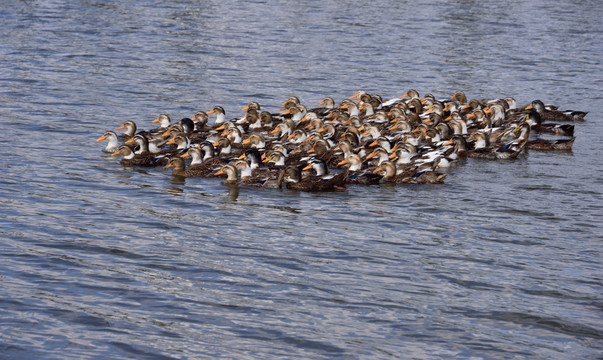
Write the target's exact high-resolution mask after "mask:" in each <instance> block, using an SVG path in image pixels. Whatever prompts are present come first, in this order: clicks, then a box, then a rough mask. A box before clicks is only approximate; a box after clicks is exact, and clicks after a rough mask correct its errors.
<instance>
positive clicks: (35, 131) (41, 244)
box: [0, 0, 603, 359]
mask: <svg viewBox="0 0 603 360" xmlns="http://www.w3.org/2000/svg"><path fill="white" fill-rule="evenodd" d="M602 18H603V6H601V5H600V4H599V2H597V1H578V2H573V3H572V4H567V3H566V2H563V1H557V0H554V1H518V2H512V3H510V4H507V3H504V2H496V1H479V2H477V1H449V2H448V1H439V2H436V3H433V2H427V1H413V2H406V1H402V2H395V3H394V4H392V3H391V2H386V1H373V2H366V3H358V2H347V1H336V2H311V1H297V2H288V1H287V2H281V3H279V4H269V3H265V2H254V1H247V2H235V1H220V2H205V3H202V4H199V3H198V2H193V1H184V0H182V1H162V2H159V1H147V2H137V1H119V2H118V1H20V2H14V1H3V2H2V6H0V19H2V20H1V24H2V26H0V35H1V36H0V45H1V46H0V59H1V61H2V66H1V67H0V125H1V127H2V131H0V145H1V146H2V149H3V150H2V156H1V157H0V169H2V174H3V176H2V177H0V196H1V198H2V207H0V259H1V260H0V354H1V355H0V358H3V359H4V358H6V359H98V358H111V359H118V358H123V359H126V358H127V359H131V358H136V359H193V358H194V359H196V358H212V359H213V358H227V359H257V358H290V359H300V358H308V359H334V358H341V359H344V358H345V359H356V358H358V359H368V358H370V359H398V358H408V359H410V358H414V359H434V358H435V359H438V358H444V359H449V358H475V359H500V358H530V359H595V358H600V357H601V354H602V353H603V341H602V335H603V327H602V326H601V324H602V323H603V316H602V314H603V313H602V311H601V310H602V304H603V302H602V297H601V294H602V282H601V274H602V271H601V270H602V263H601V258H602V250H603V246H602V242H601V234H602V233H603V231H602V230H603V221H602V216H601V214H602V213H603V205H602V204H603V202H602V200H603V196H602V189H603V187H602V184H603V171H602V170H603V163H602V160H601V157H600V156H599V155H600V153H601V150H603V142H602V140H601V135H602V134H603V129H602V128H601V116H600V114H601V111H602V110H603V93H602V89H603V79H602V78H601V74H602V72H601V59H602V57H601V54H603V45H602V44H601V42H600V39H601V37H602V32H603V21H602V20H601V19H602ZM410 88H415V89H417V90H419V92H420V93H421V94H424V93H433V94H434V95H436V96H437V97H441V98H444V97H449V96H450V95H452V93H453V92H454V91H457V90H462V91H464V92H465V93H466V94H467V95H468V96H469V97H470V98H502V97H505V96H513V97H514V98H515V99H516V100H517V102H518V103H519V104H520V105H523V104H527V103H529V102H530V101H532V100H534V99H541V100H543V101H544V102H546V103H552V104H557V105H559V106H560V107H562V108H565V109H567V108H570V109H576V110H584V111H589V114H588V115H587V117H586V122H584V123H580V124H576V137H577V140H576V142H575V144H574V149H573V151H572V152H563V153H546V152H534V151H530V152H528V153H526V154H525V155H521V156H520V157H519V159H517V160H516V161H510V162H500V161H484V160H480V159H467V160H466V161H463V162H461V163H460V164H459V165H458V166H456V167H454V168H452V169H451V170H450V174H449V175H448V177H447V178H446V184H445V185H442V186H416V185H409V186H404V185H398V186H388V185H382V186H371V187H361V186H350V187H349V188H348V190H347V191H345V192H334V193H317V194H311V193H299V192H295V191H284V190H260V189H250V188H244V187H241V188H237V187H228V186H225V185H223V184H222V183H221V182H220V181H219V180H218V179H202V178H189V179H186V180H184V181H183V180H182V179H179V178H175V177H173V176H172V175H171V172H170V171H169V170H162V169H138V168H124V167H123V166H122V165H120V164H119V161H118V159H115V158H111V157H110V156H107V155H106V154H104V153H103V152H102V147H103V145H102V144H99V143H96V142H95V141H94V140H95V139H96V138H98V137H99V136H100V135H102V134H103V132H104V131H106V130H109V129H114V128H115V127H117V126H119V125H121V124H122V123H123V121H124V120H134V121H136V123H137V124H138V125H139V127H141V128H150V127H151V125H153V124H151V121H152V120H153V119H154V118H155V117H156V116H157V115H158V114H160V113H169V114H170V115H171V116H172V118H173V119H179V118H181V117H184V116H188V117H190V116H192V115H193V114H194V113H195V112H196V111H197V110H204V111H208V110H210V109H211V108H212V107H213V106H214V105H221V106H223V107H224V108H225V109H226V112H227V117H228V118H230V117H236V116H240V115H242V114H243V112H242V111H241V110H240V109H241V108H242V107H243V106H245V105H246V104H247V102H249V101H251V100H255V101H259V102H260V103H261V104H262V106H263V107H265V108H266V109H268V110H270V111H277V110H278V109H279V107H280V103H281V102H283V101H284V100H285V99H286V98H287V97H288V96H290V95H297V96H299V97H300V99H301V100H302V102H304V103H306V104H309V105H315V104H317V103H318V102H319V101H320V100H322V98H323V97H324V96H332V97H334V98H335V99H336V101H340V100H341V99H344V98H346V97H349V96H351V95H352V94H354V92H355V91H356V90H359V89H362V90H366V91H368V92H369V93H377V94H380V95H382V96H383V97H384V98H386V99H388V98H393V97H398V96H400V95H402V94H403V93H405V92H406V91H407V90H408V89H410Z"/></svg>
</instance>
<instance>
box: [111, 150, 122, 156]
mask: <svg viewBox="0 0 603 360" xmlns="http://www.w3.org/2000/svg"><path fill="white" fill-rule="evenodd" d="M119 154H121V150H117V151H116V152H114V153H113V154H111V156H117V155H119Z"/></svg>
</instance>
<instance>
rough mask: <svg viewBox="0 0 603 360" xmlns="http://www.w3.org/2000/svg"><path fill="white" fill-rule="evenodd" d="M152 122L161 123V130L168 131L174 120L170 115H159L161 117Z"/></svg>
mask: <svg viewBox="0 0 603 360" xmlns="http://www.w3.org/2000/svg"><path fill="white" fill-rule="evenodd" d="M152 122H153V123H159V128H160V129H167V127H168V126H170V124H171V123H172V120H171V119H170V116H169V115H168V114H159V116H157V118H156V119H155V120H153V121H152Z"/></svg>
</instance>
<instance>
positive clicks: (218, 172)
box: [214, 169, 224, 176]
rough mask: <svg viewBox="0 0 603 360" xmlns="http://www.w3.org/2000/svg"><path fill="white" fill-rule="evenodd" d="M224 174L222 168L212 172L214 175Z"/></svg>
mask: <svg viewBox="0 0 603 360" xmlns="http://www.w3.org/2000/svg"><path fill="white" fill-rule="evenodd" d="M223 174H224V170H222V169H220V170H218V171H216V172H215V173H214V176H220V175H223Z"/></svg>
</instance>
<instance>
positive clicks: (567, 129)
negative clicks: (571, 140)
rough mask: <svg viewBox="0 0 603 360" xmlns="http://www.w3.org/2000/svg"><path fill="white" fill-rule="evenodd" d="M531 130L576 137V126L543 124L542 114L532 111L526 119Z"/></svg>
mask: <svg viewBox="0 0 603 360" xmlns="http://www.w3.org/2000/svg"><path fill="white" fill-rule="evenodd" d="M525 121H527V122H528V123H529V124H530V126H531V129H532V130H533V131H536V132H540V133H547V134H555V135H565V136H574V125H571V124H543V123H542V117H541V116H540V113H539V112H538V111H536V110H530V112H529V113H528V115H526V117H525Z"/></svg>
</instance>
